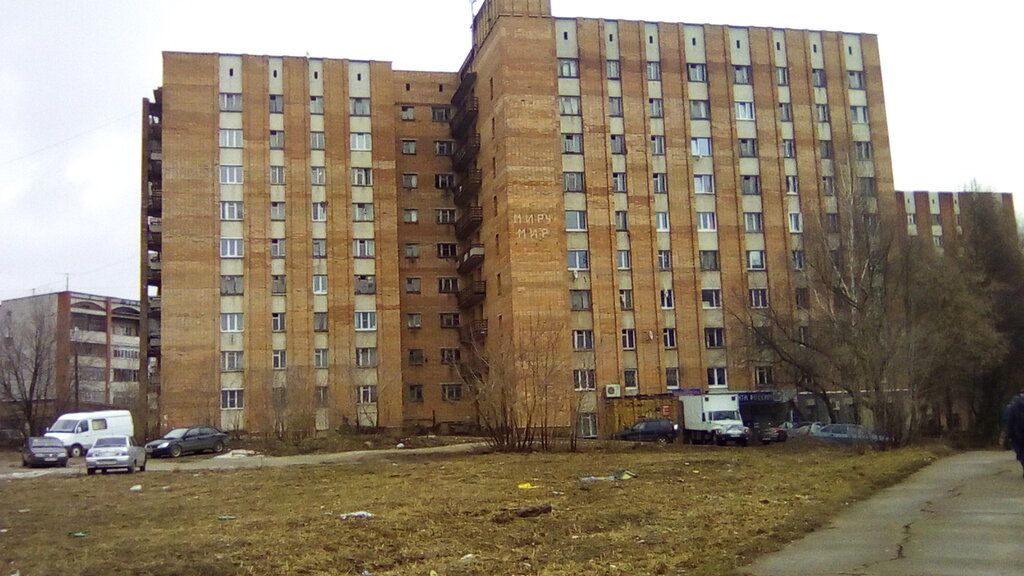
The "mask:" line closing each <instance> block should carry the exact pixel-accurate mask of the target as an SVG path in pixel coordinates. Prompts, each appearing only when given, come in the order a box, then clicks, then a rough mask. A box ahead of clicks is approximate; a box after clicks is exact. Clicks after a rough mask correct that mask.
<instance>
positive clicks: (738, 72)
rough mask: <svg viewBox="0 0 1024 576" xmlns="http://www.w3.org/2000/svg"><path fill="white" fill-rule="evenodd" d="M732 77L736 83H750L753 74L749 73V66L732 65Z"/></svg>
mask: <svg viewBox="0 0 1024 576" xmlns="http://www.w3.org/2000/svg"><path fill="white" fill-rule="evenodd" d="M732 79H733V81H734V82H735V83H736V84H750V83H752V82H753V76H752V75H751V74H750V66H733V67H732Z"/></svg>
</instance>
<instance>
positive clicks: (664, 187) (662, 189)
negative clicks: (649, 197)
mask: <svg viewBox="0 0 1024 576" xmlns="http://www.w3.org/2000/svg"><path fill="white" fill-rule="evenodd" d="M651 186H652V187H653V189H654V193H655V194H668V174H666V173H664V172H655V173H654V174H652V175H651Z"/></svg>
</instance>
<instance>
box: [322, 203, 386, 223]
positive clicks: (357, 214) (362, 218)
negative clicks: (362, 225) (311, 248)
mask: <svg viewBox="0 0 1024 576" xmlns="http://www.w3.org/2000/svg"><path fill="white" fill-rule="evenodd" d="M323 204H324V210H326V209H327V206H326V204H327V203H326V202H323ZM314 220H315V218H314ZM352 221H353V222H373V204H371V203H369V202H356V203H354V204H352Z"/></svg>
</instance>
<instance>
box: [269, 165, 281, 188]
mask: <svg viewBox="0 0 1024 576" xmlns="http://www.w3.org/2000/svg"><path fill="white" fill-rule="evenodd" d="M270 183H271V184H272V185H276V186H279V185H282V184H284V166H271V167H270Z"/></svg>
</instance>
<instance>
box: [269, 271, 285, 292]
mask: <svg viewBox="0 0 1024 576" xmlns="http://www.w3.org/2000/svg"><path fill="white" fill-rule="evenodd" d="M287 292H288V276H287V275H285V274H271V275H270V293H271V294H286V293H287Z"/></svg>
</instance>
